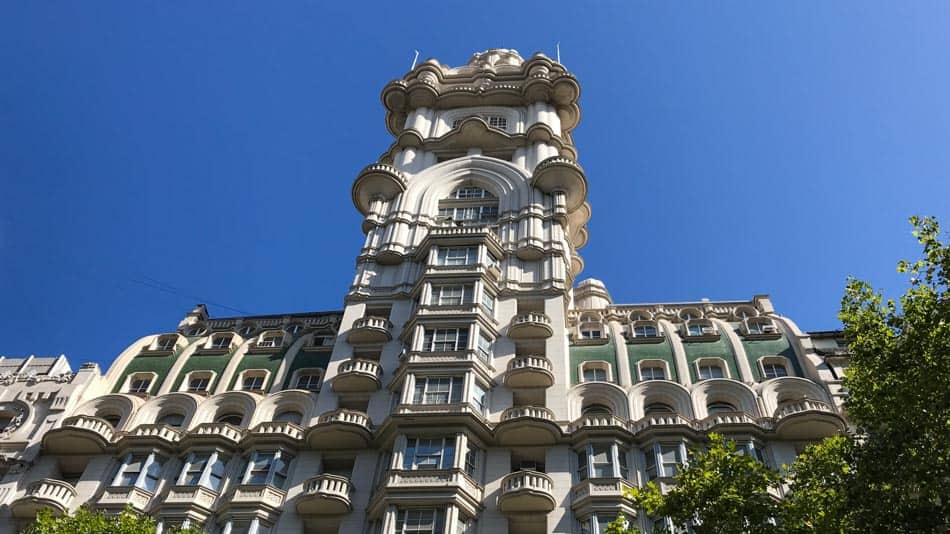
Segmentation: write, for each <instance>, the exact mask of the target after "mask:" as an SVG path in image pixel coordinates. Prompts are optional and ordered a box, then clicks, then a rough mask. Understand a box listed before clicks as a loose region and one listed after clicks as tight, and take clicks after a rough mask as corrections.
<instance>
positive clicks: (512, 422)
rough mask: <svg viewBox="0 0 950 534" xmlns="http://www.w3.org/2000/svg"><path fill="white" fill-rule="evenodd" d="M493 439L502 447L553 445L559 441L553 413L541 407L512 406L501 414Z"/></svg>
mask: <svg viewBox="0 0 950 534" xmlns="http://www.w3.org/2000/svg"><path fill="white" fill-rule="evenodd" d="M495 439H497V440H498V443H499V444H500V445H503V446H506V447H507V446H512V445H553V444H555V443H557V441H558V440H559V439H561V427H559V426H558V424H557V423H556V422H555V421H554V413H553V412H552V411H551V410H549V409H547V408H545V407H543V406H513V407H511V408H508V409H507V410H505V411H504V412H502V414H501V422H500V423H498V424H497V425H496V426H495Z"/></svg>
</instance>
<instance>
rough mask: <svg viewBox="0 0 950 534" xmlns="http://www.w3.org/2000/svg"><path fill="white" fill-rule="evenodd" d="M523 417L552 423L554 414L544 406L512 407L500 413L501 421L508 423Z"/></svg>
mask: <svg viewBox="0 0 950 534" xmlns="http://www.w3.org/2000/svg"><path fill="white" fill-rule="evenodd" d="M524 417H528V418H533V419H544V420H545V421H554V412H552V411H551V410H549V409H548V408H545V407H544V406H512V407H511V408H508V409H507V410H505V411H504V412H502V413H501V420H502V421H510V420H512V419H520V418H524Z"/></svg>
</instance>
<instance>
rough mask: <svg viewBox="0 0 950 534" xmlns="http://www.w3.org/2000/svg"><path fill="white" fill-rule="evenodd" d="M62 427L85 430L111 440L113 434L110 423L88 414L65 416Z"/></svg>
mask: <svg viewBox="0 0 950 534" xmlns="http://www.w3.org/2000/svg"><path fill="white" fill-rule="evenodd" d="M62 428H76V429H79V430H87V431H89V432H92V433H94V434H97V435H99V436H100V437H102V439H104V440H106V441H112V437H113V434H114V433H115V430H114V429H113V428H112V425H110V424H109V423H108V422H107V421H106V420H105V419H99V418H98V417H92V416H89V415H74V416H72V417H67V418H66V419H63V426H62Z"/></svg>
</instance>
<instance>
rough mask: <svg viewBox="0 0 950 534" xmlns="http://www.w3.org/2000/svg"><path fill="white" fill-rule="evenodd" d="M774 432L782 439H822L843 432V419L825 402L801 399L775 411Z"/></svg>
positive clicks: (844, 427) (844, 425)
mask: <svg viewBox="0 0 950 534" xmlns="http://www.w3.org/2000/svg"><path fill="white" fill-rule="evenodd" d="M774 419H775V432H776V433H777V434H778V435H779V437H781V438H782V439H796V440H797V439H802V440H805V439H808V440H815V439H822V438H826V437H829V436H834V435H835V434H839V433H841V432H844V431H845V430H846V429H847V424H845V422H844V419H842V418H841V416H840V415H838V413H837V412H835V410H834V408H832V407H831V405H830V404H828V403H826V402H822V401H819V400H812V399H802V400H799V401H795V402H790V403H788V404H784V405H782V406H780V407H779V408H778V410H776V411H775V417H774Z"/></svg>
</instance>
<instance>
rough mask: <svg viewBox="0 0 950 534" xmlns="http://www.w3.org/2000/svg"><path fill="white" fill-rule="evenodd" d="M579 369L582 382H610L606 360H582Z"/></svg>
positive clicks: (608, 365) (608, 366)
mask: <svg viewBox="0 0 950 534" xmlns="http://www.w3.org/2000/svg"><path fill="white" fill-rule="evenodd" d="M581 369H582V372H581V377H582V378H583V379H584V382H610V378H611V377H610V364H609V363H607V362H584V363H582V364H581Z"/></svg>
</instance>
